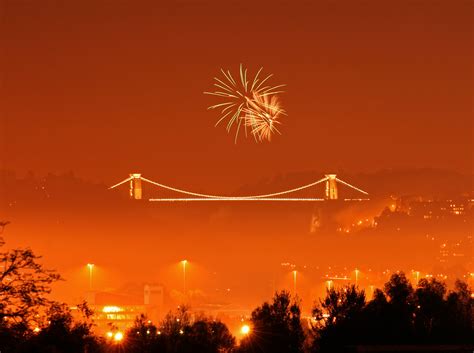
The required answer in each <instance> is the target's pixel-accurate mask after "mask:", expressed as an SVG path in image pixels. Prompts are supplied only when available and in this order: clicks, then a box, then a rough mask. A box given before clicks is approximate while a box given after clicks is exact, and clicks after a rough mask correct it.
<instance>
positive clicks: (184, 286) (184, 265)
mask: <svg viewBox="0 0 474 353" xmlns="http://www.w3.org/2000/svg"><path fill="white" fill-rule="evenodd" d="M181 263H182V264H183V294H184V295H186V264H187V263H188V260H183V261H181Z"/></svg>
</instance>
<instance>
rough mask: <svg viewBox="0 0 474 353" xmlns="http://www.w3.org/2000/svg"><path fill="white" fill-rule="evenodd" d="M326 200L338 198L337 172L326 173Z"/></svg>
mask: <svg viewBox="0 0 474 353" xmlns="http://www.w3.org/2000/svg"><path fill="white" fill-rule="evenodd" d="M326 178H327V180H326V200H337V182H336V180H337V178H336V174H326Z"/></svg>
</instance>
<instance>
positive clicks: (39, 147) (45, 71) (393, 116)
mask: <svg viewBox="0 0 474 353" xmlns="http://www.w3.org/2000/svg"><path fill="white" fill-rule="evenodd" d="M472 10H473V9H472V1H470V0H466V1H445V0H443V1H435V0H429V1H352V0H351V1H287V2H286V1H258V2H257V1H245V2H244V1H197V0H195V1H191V0H189V1H188V0H186V1H137V0H134V1H131V0H128V1H106V0H94V1H92V0H81V1H51V0H44V1H34V0H2V1H1V3H0V11H1V18H2V29H1V31H0V32H1V33H2V42H1V55H0V58H1V59H0V60H1V62H0V63H1V73H2V85H1V105H0V112H1V119H2V123H1V125H0V126H1V129H2V132H1V149H0V157H1V161H2V164H3V166H4V167H5V168H8V169H13V170H16V171H19V172H20V173H21V172H25V171H27V170H33V171H36V172H39V173H46V172H50V171H51V172H64V171H68V170H73V171H75V172H76V173H77V174H79V175H80V176H83V177H85V178H87V179H92V180H101V181H105V182H108V183H111V182H113V181H117V180H120V179H121V178H122V177H125V176H126V175H127V174H128V173H129V172H132V171H141V172H142V173H145V174H146V175H148V176H150V177H152V178H153V179H155V180H161V181H164V182H165V181H166V182H175V183H178V184H179V185H186V186H190V185H196V186H197V187H205V188H206V189H210V188H211V187H215V188H221V189H222V188H225V189H228V184H229V183H231V184H238V183H240V182H242V181H243V180H244V181H254V180H256V179H258V178H259V177H262V176H268V175H272V174H274V173H277V172H289V171H296V170H310V169H318V170H328V171H330V170H333V169H337V168H343V169H345V170H348V171H370V170H376V169H380V168H389V167H401V166H404V167H405V166H406V167H440V168H451V169H454V170H458V171H461V172H470V171H471V170H472V162H473V160H472V147H473V125H472V103H473V100H472V99H473V95H472V83H473V75H472V62H473V55H472V43H473V38H472V37H473V31H472V14H473V12H472ZM240 63H243V64H245V65H246V66H248V67H249V69H250V71H251V72H252V73H255V72H256V70H257V69H258V68H259V67H260V66H263V67H264V72H265V73H273V74H274V78H272V80H273V81H272V82H273V83H274V84H280V83H285V84H287V88H286V93H285V94H284V95H283V96H282V100H283V104H284V107H285V109H286V110H287V112H288V117H285V118H284V120H282V122H283V124H284V125H282V127H281V131H282V136H277V137H276V138H275V139H274V141H273V142H271V143H261V144H256V143H255V142H254V141H253V140H252V139H251V138H249V139H247V140H245V139H240V140H239V142H238V144H237V145H235V144H234V141H233V135H227V133H226V132H225V129H224V126H221V127H217V128H214V123H215V122H216V120H217V119H218V116H217V115H216V112H212V111H207V110H206V107H207V106H208V105H210V104H212V103H215V102H217V100H216V99H215V97H209V96H205V95H203V92H204V91H206V90H211V89H212V82H213V81H212V78H213V76H215V75H217V74H218V71H219V69H220V68H221V67H223V68H226V69H227V68H228V69H230V70H233V71H234V72H235V71H236V70H237V69H238V67H239V64H240ZM190 177H191V178H192V179H194V180H192V181H189V178H190Z"/></svg>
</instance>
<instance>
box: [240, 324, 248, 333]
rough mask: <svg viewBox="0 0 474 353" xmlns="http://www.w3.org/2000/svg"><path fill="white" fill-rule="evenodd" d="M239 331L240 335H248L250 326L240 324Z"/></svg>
mask: <svg viewBox="0 0 474 353" xmlns="http://www.w3.org/2000/svg"><path fill="white" fill-rule="evenodd" d="M240 333H241V334H242V335H248V334H249V333H250V326H249V325H242V327H241V328H240Z"/></svg>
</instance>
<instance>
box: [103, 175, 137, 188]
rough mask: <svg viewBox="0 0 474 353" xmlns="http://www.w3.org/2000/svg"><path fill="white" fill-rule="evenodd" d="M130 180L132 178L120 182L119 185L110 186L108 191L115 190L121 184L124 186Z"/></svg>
mask: <svg viewBox="0 0 474 353" xmlns="http://www.w3.org/2000/svg"><path fill="white" fill-rule="evenodd" d="M132 179H133V178H132V177H130V178H127V179H125V180H122V181H121V182H120V183H117V184H115V185H112V186H111V187H109V190H110V189H115V188H116V187H117V186H120V185H122V184H125V183H126V182H128V181H130V180H132Z"/></svg>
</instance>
